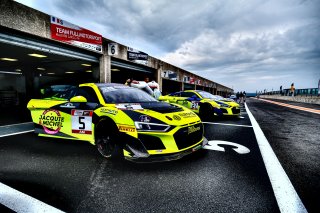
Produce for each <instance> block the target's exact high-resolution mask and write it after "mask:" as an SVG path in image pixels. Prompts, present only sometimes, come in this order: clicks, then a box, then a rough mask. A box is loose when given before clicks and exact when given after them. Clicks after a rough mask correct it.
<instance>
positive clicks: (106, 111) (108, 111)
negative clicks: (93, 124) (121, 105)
mask: <svg viewBox="0 0 320 213" xmlns="http://www.w3.org/2000/svg"><path fill="white" fill-rule="evenodd" d="M100 112H101V113H107V114H111V115H116V114H118V110H113V109H106V108H101V109H100Z"/></svg>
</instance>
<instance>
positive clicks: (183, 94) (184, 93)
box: [181, 92, 198, 98]
mask: <svg viewBox="0 0 320 213" xmlns="http://www.w3.org/2000/svg"><path fill="white" fill-rule="evenodd" d="M194 95H195V96H197V94H195V93H193V92H182V94H181V97H187V98H190V97H192V96H194ZM197 97H198V96H197Z"/></svg>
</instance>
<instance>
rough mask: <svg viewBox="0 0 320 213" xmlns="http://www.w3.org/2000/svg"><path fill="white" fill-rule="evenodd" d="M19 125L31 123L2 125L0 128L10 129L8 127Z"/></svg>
mask: <svg viewBox="0 0 320 213" xmlns="http://www.w3.org/2000/svg"><path fill="white" fill-rule="evenodd" d="M21 124H32V122H31V121H29V122H23V123H16V124H9V125H2V126H0V127H10V126H17V125H21Z"/></svg>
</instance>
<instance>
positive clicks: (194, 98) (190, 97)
mask: <svg viewBox="0 0 320 213" xmlns="http://www.w3.org/2000/svg"><path fill="white" fill-rule="evenodd" d="M181 98H182V99H181V100H183V106H185V107H187V108H189V109H191V110H193V111H195V112H197V111H198V110H199V102H200V101H201V99H200V98H199V97H198V95H197V94H196V93H194V92H182V93H181Z"/></svg>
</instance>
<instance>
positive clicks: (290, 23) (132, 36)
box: [18, 0, 320, 92]
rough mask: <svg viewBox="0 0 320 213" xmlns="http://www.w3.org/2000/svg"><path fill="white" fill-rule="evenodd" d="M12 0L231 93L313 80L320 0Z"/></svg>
mask: <svg viewBox="0 0 320 213" xmlns="http://www.w3.org/2000/svg"><path fill="white" fill-rule="evenodd" d="M18 2H20V3H22V4H25V5H27V6H30V7H32V8H35V9H37V10H40V11H42V12H45V13H47V14H49V15H54V16H57V17H59V18H61V19H63V20H66V21H69V22H71V23H74V24H76V25H79V26H81V27H84V28H87V29H90V30H92V31H94V32H97V33H99V34H102V35H103V36H104V37H106V38H109V39H111V40H114V41H116V42H119V43H121V44H124V45H126V46H129V47H133V48H135V49H138V50H141V51H143V52H146V53H148V54H149V55H151V56H153V57H156V58H159V59H162V60H164V61H166V62H168V63H170V64H173V65H175V66H178V67H181V68H183V69H186V70H188V71H190V72H193V73H195V74H197V75H200V76H202V77H205V78H207V79H210V80H213V81H215V82H218V83H220V84H223V85H225V86H228V87H230V88H233V89H234V90H235V91H246V92H256V91H262V90H264V89H266V90H267V91H272V90H274V91H276V90H279V87H280V86H283V88H289V87H290V85H291V83H294V84H295V87H296V88H297V89H299V88H316V87H317V86H318V81H319V79H320V12H319V11H320V0H281V1H280V0H223V1H221V0H174V1H172V0H157V1H153V0H90V1H89V0H68V1H65V0H45V1H44V0H18Z"/></svg>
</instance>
